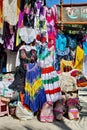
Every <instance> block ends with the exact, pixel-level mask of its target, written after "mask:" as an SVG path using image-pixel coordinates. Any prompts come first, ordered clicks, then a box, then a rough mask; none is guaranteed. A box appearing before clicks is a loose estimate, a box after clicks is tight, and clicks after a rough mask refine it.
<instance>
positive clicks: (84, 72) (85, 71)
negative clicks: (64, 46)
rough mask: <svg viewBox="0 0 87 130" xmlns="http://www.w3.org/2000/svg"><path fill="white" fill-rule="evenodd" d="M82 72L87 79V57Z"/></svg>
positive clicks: (86, 56)
mask: <svg viewBox="0 0 87 130" xmlns="http://www.w3.org/2000/svg"><path fill="white" fill-rule="evenodd" d="M82 72H83V74H84V75H85V76H86V77H87V55H85V56H84V60H83V70H82Z"/></svg>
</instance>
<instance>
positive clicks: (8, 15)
mask: <svg viewBox="0 0 87 130" xmlns="http://www.w3.org/2000/svg"><path fill="white" fill-rule="evenodd" d="M3 18H4V20H5V21H6V22H8V23H9V24H10V25H16V24H17V20H18V16H17V0H3Z"/></svg>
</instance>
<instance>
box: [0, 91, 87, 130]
mask: <svg viewBox="0 0 87 130" xmlns="http://www.w3.org/2000/svg"><path fill="white" fill-rule="evenodd" d="M79 95H80V96H79V98H80V102H81V106H82V111H81V112H80V119H79V120H77V121H73V120H68V119H67V118H65V117H64V118H63V120H62V121H54V122H53V123H41V122H39V121H38V120H37V118H36V117H35V118H34V119H32V120H27V121H20V120H18V119H14V118H13V117H11V116H9V117H7V116H4V117H0V130H87V90H81V91H79Z"/></svg>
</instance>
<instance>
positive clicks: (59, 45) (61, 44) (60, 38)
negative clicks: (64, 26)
mask: <svg viewBox="0 0 87 130" xmlns="http://www.w3.org/2000/svg"><path fill="white" fill-rule="evenodd" d="M66 46H67V39H66V37H65V35H64V34H58V35H57V39H56V49H57V50H61V51H65V50H66Z"/></svg>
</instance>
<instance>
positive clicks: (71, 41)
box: [67, 36, 77, 50]
mask: <svg viewBox="0 0 87 130" xmlns="http://www.w3.org/2000/svg"><path fill="white" fill-rule="evenodd" d="M67 40H68V47H70V49H72V50H75V49H76V47H77V45H76V38H71V37H70V36H67Z"/></svg>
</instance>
